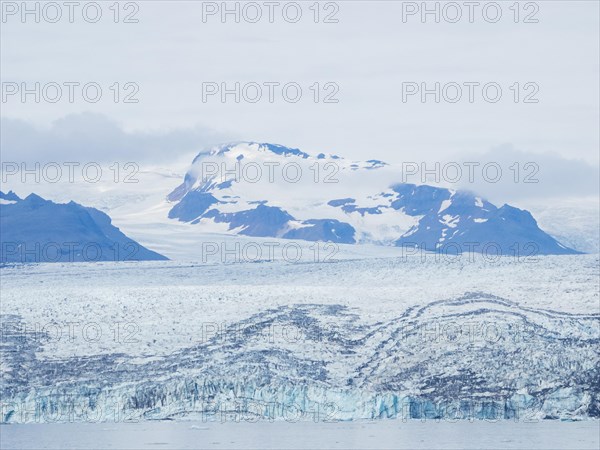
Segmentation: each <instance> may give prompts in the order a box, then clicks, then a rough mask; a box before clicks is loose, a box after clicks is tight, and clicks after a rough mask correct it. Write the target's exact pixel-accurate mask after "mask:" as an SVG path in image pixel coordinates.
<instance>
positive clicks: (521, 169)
mask: <svg viewBox="0 0 600 450" xmlns="http://www.w3.org/2000/svg"><path fill="white" fill-rule="evenodd" d="M466 161H476V162H479V163H480V166H478V167H477V170H476V171H475V174H476V176H475V181H474V182H473V183H470V182H469V181H468V177H466V176H465V177H463V178H462V179H461V181H460V182H459V183H458V186H459V187H460V188H463V189H469V190H471V191H474V192H477V193H478V194H481V195H483V196H485V197H486V198H488V199H489V200H491V201H496V202H499V203H504V202H509V201H515V200H535V199H540V200H542V199H544V198H576V197H591V196H598V195H599V190H600V167H599V166H597V165H593V164H590V163H588V162H586V161H583V160H580V159H569V158H565V157H563V156H561V155H559V154H557V153H552V152H545V153H534V152H528V151H524V150H520V149H517V148H515V147H514V146H513V145H511V144H504V145H501V146H498V147H495V148H493V149H492V150H490V151H488V152H486V153H484V154H480V155H477V156H471V157H464V158H461V161H460V163H464V162H466ZM488 163H491V164H492V165H497V166H499V167H500V168H501V170H502V176H501V177H500V178H499V180H498V181H496V182H492V181H491V180H492V179H494V178H496V176H495V173H494V169H493V168H490V169H489V174H490V176H489V177H488V179H487V180H486V179H484V177H483V176H482V170H481V169H482V167H483V165H484V164H488Z"/></svg>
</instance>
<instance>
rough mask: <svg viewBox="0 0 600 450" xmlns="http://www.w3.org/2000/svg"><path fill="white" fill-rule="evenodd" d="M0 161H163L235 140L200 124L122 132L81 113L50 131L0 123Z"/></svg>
mask: <svg viewBox="0 0 600 450" xmlns="http://www.w3.org/2000/svg"><path fill="white" fill-rule="evenodd" d="M1 130H2V133H1V134H2V137H1V145H2V161H15V162H19V163H20V162H25V163H35V162H40V163H46V162H62V161H76V162H99V163H102V162H111V161H127V162H129V161H131V162H136V163H145V162H152V163H165V162H168V161H169V160H173V159H176V158H177V157H179V156H181V155H182V154H185V153H188V152H190V151H198V150H200V149H202V148H203V147H206V146H210V145H213V144H215V143H219V142H222V141H229V140H232V139H234V138H236V136H233V135H227V134H224V133H220V132H217V131H215V130H211V129H209V128H206V127H203V126H200V125H198V126H196V127H193V128H181V129H173V130H170V131H165V132H127V131H125V130H123V128H122V127H121V125H120V124H119V123H117V122H115V121H113V120H111V119H109V118H108V117H106V116H104V115H102V114H95V113H80V114H71V115H67V116H65V117H63V118H61V119H58V120H56V121H54V122H53V123H52V124H51V126H50V127H49V128H45V129H43V128H38V127H36V126H34V125H32V124H31V123H29V122H27V121H24V120H20V119H11V118H2V120H1Z"/></svg>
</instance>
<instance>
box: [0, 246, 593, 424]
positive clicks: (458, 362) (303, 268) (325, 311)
mask: <svg viewBox="0 0 600 450" xmlns="http://www.w3.org/2000/svg"><path fill="white" fill-rule="evenodd" d="M474 258H475V260H474V261H475V262H466V261H464V260H462V261H460V262H458V263H457V264H446V265H443V264H440V263H439V262H435V263H428V262H425V263H424V262H422V261H421V260H420V259H417V258H414V259H410V260H405V261H403V260H400V259H398V258H374V259H348V260H337V261H333V262H331V263H325V264H324V263H310V262H303V263H298V264H290V263H283V262H277V261H275V262H269V263H259V264H230V265H227V264H225V265H223V264H210V263H209V264H184V263H175V262H130V263H113V262H107V263H96V264H79V263H70V264H62V265H61V264H60V263H56V264H38V265H35V264H34V265H27V266H22V265H15V266H8V267H4V268H3V269H2V271H3V272H2V275H3V276H2V288H3V309H2V313H3V314H2V317H1V319H2V320H1V325H2V347H1V356H2V361H3V369H2V400H1V402H2V420H3V422H4V423H38V422H44V423H47V422H95V421H99V422H104V421H107V422H108V421H129V420H136V421H137V420H141V421H143V420H167V419H170V420H173V419H176V420H186V419H187V420H198V419H202V420H207V421H208V420H220V421H236V420H238V421H239V420H246V421H247V420H284V421H292V422H293V421H297V420H310V421H321V422H329V421H346V420H380V419H395V420H408V419H421V420H450V421H452V420H474V419H481V420H515V421H536V420H541V419H562V420H580V419H588V418H598V417H599V416H600V408H599V406H600V385H599V380H600V373H599V367H600V365H599V357H598V351H597V349H598V344H599V343H600V336H599V325H600V314H599V313H598V312H597V306H594V305H597V304H598V291H597V288H598V279H597V276H596V272H597V270H598V256H597V255H595V256H592V255H589V256H585V255H584V256H581V255H580V256H554V257H551V256H548V257H543V258H542V257H541V258H540V260H538V261H536V262H533V263H532V262H529V263H522V262H516V261H514V260H502V261H501V262H499V263H497V264H495V265H493V267H489V266H487V265H486V263H485V262H484V261H483V259H481V258H479V257H477V256H474ZM478 258H479V259H478ZM98 265H101V266H100V267H99V266H98ZM434 274H435V275H434ZM458 275H460V279H458V278H456V276H458ZM534 276H535V280H536V281H535V282H532V278H533V277H534ZM506 277H511V280H512V283H511V285H510V286H506V283H505V282H504V280H505V279H506ZM82 279H85V280H87V283H86V285H85V286H82V285H81V280H82ZM182 280H187V281H186V282H185V283H187V284H185V285H182ZM368 280H371V281H370V282H368ZM375 280H377V286H375V285H373V282H375ZM424 280H428V281H426V283H428V284H424V282H425V281H424ZM451 280H452V284H449V282H450V281H451ZM425 286H426V287H425ZM476 287H479V289H474V288H476ZM67 324H77V325H69V326H67ZM90 324H95V326H94V327H91V326H90ZM116 324H135V327H133V328H131V329H126V328H124V327H122V328H121V330H122V331H125V330H126V331H127V332H126V333H123V334H122V335H121V337H120V338H118V339H117V338H116V337H115V329H117V327H116V326H115V325H116ZM61 328H62V329H63V333H62V334H60V333H57V329H61ZM67 330H68V331H69V332H68V333H67V332H66V331H67ZM82 330H87V331H88V332H87V334H86V333H82ZM90 330H92V331H93V332H91V333H90V332H89V331H90ZM97 330H101V331H102V333H99V332H98V331H97ZM99 334H101V336H99Z"/></svg>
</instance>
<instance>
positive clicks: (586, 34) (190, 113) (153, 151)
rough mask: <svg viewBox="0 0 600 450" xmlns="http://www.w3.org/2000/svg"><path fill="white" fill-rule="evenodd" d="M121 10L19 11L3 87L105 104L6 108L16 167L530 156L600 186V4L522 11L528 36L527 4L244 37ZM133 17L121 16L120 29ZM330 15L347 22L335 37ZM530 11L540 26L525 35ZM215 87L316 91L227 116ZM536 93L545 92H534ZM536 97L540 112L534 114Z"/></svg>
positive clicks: (281, 25)
mask: <svg viewBox="0 0 600 450" xmlns="http://www.w3.org/2000/svg"><path fill="white" fill-rule="evenodd" d="M84 3H85V2H84ZM111 3H112V2H104V3H102V13H103V17H102V19H101V20H100V21H98V22H97V23H88V22H86V21H85V20H83V18H82V16H81V12H80V11H75V16H74V23H69V22H68V18H67V17H65V15H66V14H67V12H68V10H67V9H66V7H63V11H62V12H63V18H62V19H61V20H59V21H58V22H57V23H47V22H45V21H44V20H43V19H44V17H43V16H42V20H41V21H40V23H35V22H34V20H33V19H32V18H31V17H29V18H28V20H27V22H26V23H22V21H21V20H20V18H19V15H18V13H17V14H16V15H9V16H6V17H4V19H5V23H2V24H1V26H2V30H1V37H2V40H1V41H2V43H1V52H2V53H1V67H2V68H1V75H2V82H3V83H4V86H3V88H4V89H5V90H6V89H8V88H7V87H6V86H7V85H6V83H17V84H18V85H19V86H21V83H27V85H28V86H32V85H33V83H35V82H39V83H41V84H42V85H46V84H47V83H53V82H56V83H59V84H62V83H64V82H77V83H80V84H81V85H83V84H85V83H88V82H95V83H98V84H99V85H100V86H101V87H102V88H103V95H102V98H101V99H100V101H98V102H97V103H90V102H88V101H85V100H84V99H83V98H82V95H81V92H80V89H79V88H75V98H74V101H73V103H70V102H69V101H68V99H67V90H66V88H65V89H64V91H63V97H62V98H61V99H60V100H59V101H57V102H56V103H49V102H46V101H44V100H43V99H42V101H40V103H36V102H34V101H33V100H32V97H31V96H30V97H29V98H28V101H26V102H22V101H21V98H20V96H19V94H16V95H11V96H8V97H6V98H5V99H3V102H2V119H3V120H2V131H3V133H2V147H3V148H2V150H3V159H11V160H15V159H17V158H19V157H20V158H21V159H28V160H31V159H33V160H35V159H36V158H37V159H41V160H48V159H50V160H53V159H54V160H62V159H69V158H71V159H72V158H73V155H74V154H77V155H78V156H77V157H78V158H80V159H91V160H94V159H99V158H116V157H117V156H120V157H121V159H122V160H126V159H129V160H131V159H137V160H140V161H144V160H148V159H149V160H155V161H161V162H162V161H168V159H169V158H171V157H176V156H178V155H181V154H183V153H186V152H189V151H190V150H194V149H198V150H199V149H201V148H202V147H203V146H205V145H208V144H211V143H216V142H220V141H228V140H253V141H260V142H274V143H280V144H284V145H288V146H291V147H298V148H301V149H303V150H304V151H307V152H309V153H313V152H314V153H317V152H321V151H324V152H331V153H335V154H339V155H342V156H345V157H348V158H352V159H381V160H385V161H388V162H391V163H401V162H403V161H436V160H441V161H447V160H464V159H465V158H467V157H470V156H471V155H481V157H482V158H487V159H490V158H494V157H497V158H501V157H502V150H501V149H503V148H504V149H506V148H510V149H513V150H514V151H518V152H521V156H522V157H523V159H532V158H537V159H536V160H539V161H541V162H542V163H544V162H545V161H550V162H548V164H549V167H550V166H552V170H557V167H560V166H561V164H562V161H564V160H565V159H568V160H578V161H575V162H574V163H573V164H575V165H576V166H573V167H583V168H584V169H582V170H583V172H581V173H584V172H585V170H588V169H589V170H588V172H585V173H586V174H588V175H589V174H591V175H592V176H593V175H594V174H595V173H597V169H596V168H595V167H596V166H597V164H598V159H599V151H598V149H599V131H598V123H599V121H600V116H599V95H600V94H599V89H598V79H599V76H600V75H599V53H600V49H599V29H598V27H599V24H598V16H599V11H598V5H599V3H598V2H596V1H584V2H573V1H569V2H561V1H542V2H537V3H535V5H537V6H536V7H535V8H533V7H527V8H526V7H524V6H523V5H524V4H522V5H521V10H520V16H519V23H514V20H513V19H514V11H513V10H511V9H509V7H510V6H511V5H512V4H513V2H500V4H501V7H502V8H501V10H502V18H501V19H500V20H499V21H498V22H496V23H490V22H488V21H486V20H485V19H484V18H483V16H482V11H481V10H480V9H477V10H475V12H474V20H473V23H469V20H468V17H466V15H467V13H468V10H467V8H466V7H465V6H463V7H462V13H463V17H462V18H461V19H460V20H459V21H458V22H457V23H448V22H446V21H444V18H443V16H442V20H441V21H440V23H435V22H434V20H433V18H432V17H431V16H429V17H428V21H427V23H422V21H421V20H420V16H419V14H415V15H414V16H406V17H405V19H406V21H405V22H403V16H402V9H403V7H404V8H406V4H405V5H404V6H403V4H402V2H338V3H337V7H335V6H325V5H324V4H322V5H321V7H320V8H319V9H320V16H319V23H314V20H313V18H314V10H311V9H309V7H310V6H311V4H312V3H313V2H303V3H301V5H302V6H301V7H302V14H303V16H302V18H301V19H300V20H299V21H298V22H297V23H289V22H288V21H286V20H285V19H284V18H283V16H282V12H281V10H279V9H276V10H275V13H274V21H273V23H269V21H268V17H266V16H267V13H268V10H267V7H266V6H264V4H263V3H262V2H258V4H259V5H262V13H263V17H262V18H261V19H260V20H259V21H258V23H247V22H245V21H244V20H243V18H242V20H241V22H240V23H235V21H234V20H233V18H232V17H231V16H230V17H228V20H227V22H226V23H222V21H221V20H220V17H219V15H218V14H215V15H214V16H207V18H206V21H203V17H202V8H203V6H202V2H159V1H146V2H137V5H138V6H139V11H137V12H136V13H135V15H134V18H135V19H138V20H139V22H138V23H114V22H113V16H112V14H113V11H112V10H109V6H110V5H111ZM280 3H281V5H284V4H285V2H280ZM420 3H421V2H418V3H417V4H416V5H417V6H419V5H420ZM15 4H17V5H20V2H17V3H15ZM59 4H61V2H59ZM219 4H220V2H219V3H218V4H217V6H218V5H219ZM458 4H459V5H463V3H462V2H458ZM481 4H482V5H483V4H485V2H482V3H481ZM430 5H431V7H432V8H433V7H434V4H433V3H430ZM121 6H122V7H123V4H122V5H121ZM204 7H205V8H206V7H207V6H206V2H205V6H204ZM528 8H530V9H528ZM336 9H339V10H338V11H337V12H336ZM131 11H133V10H132V9H130V10H127V11H125V10H122V11H121V12H120V17H119V20H120V22H122V21H123V18H124V15H125V14H127V13H128V12H131ZM5 12H6V11H5ZM292 12H294V11H293V10H288V13H289V16H292V14H291V13H292ZM491 12H493V11H491ZM491 12H490V11H488V16H491ZM247 13H248V14H249V15H250V14H251V13H252V14H253V13H254V12H253V11H250V10H248V11H247ZM330 13H334V14H333V15H332V16H331V18H333V19H337V23H322V22H323V21H324V19H325V16H326V15H327V14H330ZM446 13H447V14H448V15H450V14H454V12H453V11H450V10H447V11H446ZM47 14H48V15H51V14H53V12H52V11H50V10H48V11H47ZM528 14H532V15H531V16H530V18H533V19H536V20H537V21H538V22H537V23H524V19H525V17H526V16H527V15H528ZM115 82H118V83H120V85H119V86H120V94H121V97H120V99H119V102H117V103H115V102H114V101H113V97H112V95H113V91H111V90H110V86H111V85H113V83H115ZM127 82H131V83H135V84H136V85H137V86H138V87H139V91H138V92H136V93H135V94H134V96H133V98H136V99H138V100H139V102H138V103H124V102H123V95H124V94H127V93H131V92H132V91H133V89H132V88H131V89H125V88H124V85H125V83H127ZM203 82H204V83H206V82H214V83H217V85H220V84H221V83H228V85H229V86H233V83H235V82H240V83H242V85H243V84H245V83H249V82H256V83H258V84H263V83H265V82H277V83H280V84H281V85H283V84H285V83H289V82H294V83H298V85H300V86H301V87H302V89H303V95H302V97H301V98H300V100H299V101H298V102H297V103H290V102H287V101H285V99H284V98H283V94H282V92H281V89H280V88H278V87H276V88H275V91H274V94H275V98H274V102H273V103H269V102H268V100H267V99H266V97H267V94H268V91H267V88H266V87H264V86H263V99H262V100H260V101H259V102H257V103H249V102H245V101H243V100H242V101H241V102H240V103H235V102H234V101H233V96H229V97H228V101H227V102H225V103H222V102H221V101H220V98H219V96H218V95H214V96H210V97H207V101H203V96H202V83H203ZM315 82H318V83H320V85H319V86H320V99H319V100H320V101H319V102H317V103H315V102H314V99H313V91H311V90H310V87H311V86H313V85H314V83H315ZM403 82H414V83H417V85H419V84H420V83H422V82H424V83H427V86H429V87H432V86H433V85H434V83H436V82H439V83H441V86H443V85H445V84H447V83H458V84H459V85H463V83H464V82H474V83H480V85H484V84H486V83H489V82H493V83H497V84H498V85H499V86H500V87H501V88H502V98H501V99H500V100H499V101H498V102H496V103H491V102H487V101H485V99H484V98H483V95H482V92H481V88H479V87H476V88H474V89H475V90H474V95H475V98H474V102H473V103H470V102H469V101H468V99H467V90H466V89H467V88H466V87H463V98H462V99H461V100H460V101H458V102H457V103H450V102H447V101H444V100H443V99H442V101H440V103H436V102H434V101H433V95H430V96H429V97H428V98H427V100H428V101H427V102H426V103H422V102H421V101H420V96H419V94H417V95H413V96H410V97H406V101H404V102H403V95H402V93H403V89H402V83H403ZM515 82H517V83H519V93H520V97H519V101H518V102H517V103H515V101H514V83H515ZM325 83H335V85H336V86H338V87H339V91H338V92H336V93H334V94H333V97H332V98H334V99H337V100H338V102H337V103H324V102H323V96H324V95H326V94H328V93H333V91H334V87H332V86H333V85H328V86H329V88H328V89H325V88H324V86H325ZM525 83H533V84H530V85H528V88H527V89H525V87H524V86H525ZM205 86H206V85H205ZM511 86H513V89H511ZM130 87H131V86H130ZM49 92H50V91H49ZM249 92H250V93H252V92H253V91H249ZM447 94H448V95H449V96H450V95H454V94H453V91H452V90H449V91H447ZM528 94H531V96H530V99H537V100H538V102H537V103H524V101H523V100H524V98H525V96H526V95H528ZM499 149H500V150H499ZM494 152H496V153H494ZM548 158H549V159H548ZM569 164H571V162H570V163H569ZM577 164H579V165H580V166H577ZM541 169H542V170H543V167H542V168H541ZM590 170H591V172H590ZM547 173H551V172H547ZM552 173H553V172H552ZM575 173H577V172H575ZM586 176H587V175H586ZM588 181H589V180H588ZM586 183H587V182H586ZM594 183H596V181H594ZM594 183H592V184H591V186H592V188H594V186H595V185H596V184H594ZM588 184H589V183H588ZM586 185H587V184H586Z"/></svg>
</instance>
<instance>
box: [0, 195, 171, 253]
mask: <svg viewBox="0 0 600 450" xmlns="http://www.w3.org/2000/svg"><path fill="white" fill-rule="evenodd" d="M0 226H1V228H2V233H1V237H0V245H1V249H2V251H1V254H0V262H58V261H60V262H74V261H143V260H165V259H167V258H165V257H164V256H162V255H160V254H158V253H156V252H153V251H152V250H149V249H147V248H146V247H144V246H142V245H140V244H139V243H137V242H136V241H134V240H133V239H131V238H129V237H127V236H126V235H125V234H123V233H122V232H121V231H120V230H119V229H118V228H117V227H115V226H114V225H112V223H111V219H110V217H109V216H108V215H106V214H105V213H103V212H102V211H98V210H97V209H94V208H86V207H85V206H82V205H80V204H78V203H75V202H69V203H66V204H61V203H54V202H52V201H50V200H45V199H43V198H42V197H40V196H39V195H36V194H30V195H29V196H27V197H26V198H25V199H21V198H19V197H18V196H17V195H16V194H15V193H14V192H12V191H10V192H8V193H6V194H5V193H3V192H1V191H0Z"/></svg>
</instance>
